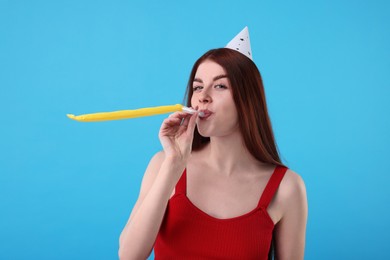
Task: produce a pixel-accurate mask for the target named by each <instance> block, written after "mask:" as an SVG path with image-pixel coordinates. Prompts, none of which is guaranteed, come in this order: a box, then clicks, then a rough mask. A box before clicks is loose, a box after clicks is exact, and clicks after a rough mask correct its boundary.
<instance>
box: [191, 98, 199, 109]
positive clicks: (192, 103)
mask: <svg viewBox="0 0 390 260" xmlns="http://www.w3.org/2000/svg"><path fill="white" fill-rule="evenodd" d="M197 105H198V102H197V99H196V98H195V95H192V97H191V107H196V106H197Z"/></svg>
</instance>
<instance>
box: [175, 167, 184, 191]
mask: <svg viewBox="0 0 390 260" xmlns="http://www.w3.org/2000/svg"><path fill="white" fill-rule="evenodd" d="M186 173H187V169H184V171H183V174H182V175H181V177H180V179H179V181H178V182H177V184H176V187H175V195H176V194H184V195H186V194H187V174H186Z"/></svg>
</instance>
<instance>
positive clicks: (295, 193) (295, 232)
mask: <svg viewBox="0 0 390 260" xmlns="http://www.w3.org/2000/svg"><path fill="white" fill-rule="evenodd" d="M278 192H279V193H280V194H279V199H280V203H281V206H282V208H283V215H282V218H281V220H280V221H279V222H278V223H277V225H276V226H275V242H276V259H278V260H287V259H288V260H301V259H303V257H304V252H305V234H306V222H307V212H308V208H307V196H306V188H305V184H304V182H303V180H302V179H301V177H300V176H299V175H297V174H296V173H294V172H292V171H290V170H289V171H288V172H287V173H286V175H285V177H284V179H283V181H282V182H281V184H280V188H279V191H278Z"/></svg>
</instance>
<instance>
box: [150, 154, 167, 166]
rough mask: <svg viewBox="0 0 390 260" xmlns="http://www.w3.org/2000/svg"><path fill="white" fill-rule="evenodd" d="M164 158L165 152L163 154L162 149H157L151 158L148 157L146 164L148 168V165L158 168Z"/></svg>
mask: <svg viewBox="0 0 390 260" xmlns="http://www.w3.org/2000/svg"><path fill="white" fill-rule="evenodd" d="M164 158H165V154H164V151H159V152H157V153H155V154H154V155H153V157H152V159H150V162H149V165H148V168H149V167H152V168H154V167H157V168H160V166H161V164H162V162H163V161H164Z"/></svg>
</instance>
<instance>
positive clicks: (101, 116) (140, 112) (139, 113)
mask: <svg viewBox="0 0 390 260" xmlns="http://www.w3.org/2000/svg"><path fill="white" fill-rule="evenodd" d="M176 111H183V112H186V113H189V114H193V113H195V112H197V111H196V110H195V109H192V108H189V107H185V106H183V105H180V104H176V105H170V106H159V107H147V108H140V109H134V110H120V111H113V112H101V113H94V114H84V115H79V116H75V115H72V114H67V116H68V117H69V118H70V119H73V120H77V121H80V122H99V121H107V120H120V119H128V118H136V117H143V116H154V115H160V114H166V113H172V112H176ZM199 116H202V112H200V113H199Z"/></svg>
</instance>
